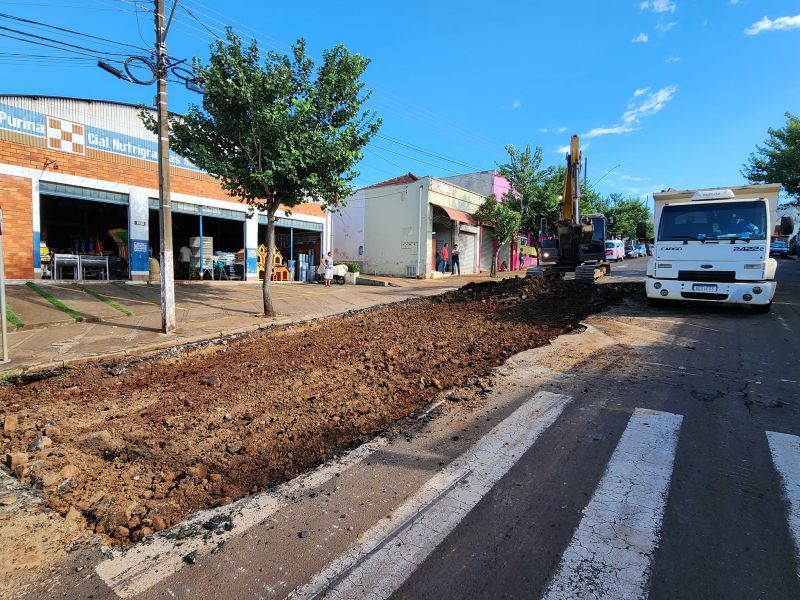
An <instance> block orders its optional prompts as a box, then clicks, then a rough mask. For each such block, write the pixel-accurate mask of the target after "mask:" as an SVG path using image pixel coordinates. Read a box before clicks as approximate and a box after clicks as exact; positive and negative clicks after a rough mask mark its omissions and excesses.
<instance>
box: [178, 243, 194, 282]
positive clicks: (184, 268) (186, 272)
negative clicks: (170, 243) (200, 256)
mask: <svg viewBox="0 0 800 600" xmlns="http://www.w3.org/2000/svg"><path fill="white" fill-rule="evenodd" d="M178 254H179V256H180V268H179V269H178V276H179V277H180V278H181V279H189V277H190V276H191V274H192V272H191V269H190V268H189V263H190V261H191V260H192V251H191V250H190V249H189V247H188V246H181V248H180V250H178Z"/></svg>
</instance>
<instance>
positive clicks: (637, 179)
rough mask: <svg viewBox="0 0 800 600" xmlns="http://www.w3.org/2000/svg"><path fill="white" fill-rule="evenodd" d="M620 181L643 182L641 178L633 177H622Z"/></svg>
mask: <svg viewBox="0 0 800 600" xmlns="http://www.w3.org/2000/svg"><path fill="white" fill-rule="evenodd" d="M619 180H620V181H643V179H642V178H641V177H634V176H633V175H620V176H619Z"/></svg>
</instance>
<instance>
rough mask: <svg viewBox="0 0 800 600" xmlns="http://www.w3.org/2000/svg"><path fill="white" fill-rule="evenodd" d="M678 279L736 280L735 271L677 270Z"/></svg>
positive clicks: (723, 281) (728, 281)
mask: <svg viewBox="0 0 800 600" xmlns="http://www.w3.org/2000/svg"><path fill="white" fill-rule="evenodd" d="M678 280H680V281H713V282H719V283H733V282H734V281H736V271H678Z"/></svg>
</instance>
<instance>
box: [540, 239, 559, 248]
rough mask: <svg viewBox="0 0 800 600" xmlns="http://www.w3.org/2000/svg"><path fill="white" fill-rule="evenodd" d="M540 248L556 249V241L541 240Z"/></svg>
mask: <svg viewBox="0 0 800 600" xmlns="http://www.w3.org/2000/svg"><path fill="white" fill-rule="evenodd" d="M542 248H558V240H542Z"/></svg>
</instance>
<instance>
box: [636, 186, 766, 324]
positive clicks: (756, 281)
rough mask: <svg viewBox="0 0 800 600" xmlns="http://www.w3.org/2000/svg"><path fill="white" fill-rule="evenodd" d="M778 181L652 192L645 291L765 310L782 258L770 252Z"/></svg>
mask: <svg viewBox="0 0 800 600" xmlns="http://www.w3.org/2000/svg"><path fill="white" fill-rule="evenodd" d="M780 187H781V186H780V185H777V184H776V185H772V184H768V185H748V186H742V187H738V188H724V189H721V188H715V189H705V190H688V191H677V190H667V191H665V192H661V193H657V194H654V198H655V224H656V226H655V244H654V248H653V256H652V258H651V259H650V260H649V261H648V264H647V298H648V301H650V302H651V303H657V302H659V301H662V300H683V301H686V300H691V301H701V302H717V303H730V304H749V305H752V306H753V309H754V310H757V311H760V312H767V311H769V310H770V308H771V306H772V298H773V296H774V295H775V288H776V283H775V271H776V269H777V262H776V261H775V259H773V258H770V256H769V244H770V238H771V236H772V235H773V233H774V228H775V225H776V223H775V221H776V219H777V209H778V194H779V193H780Z"/></svg>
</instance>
